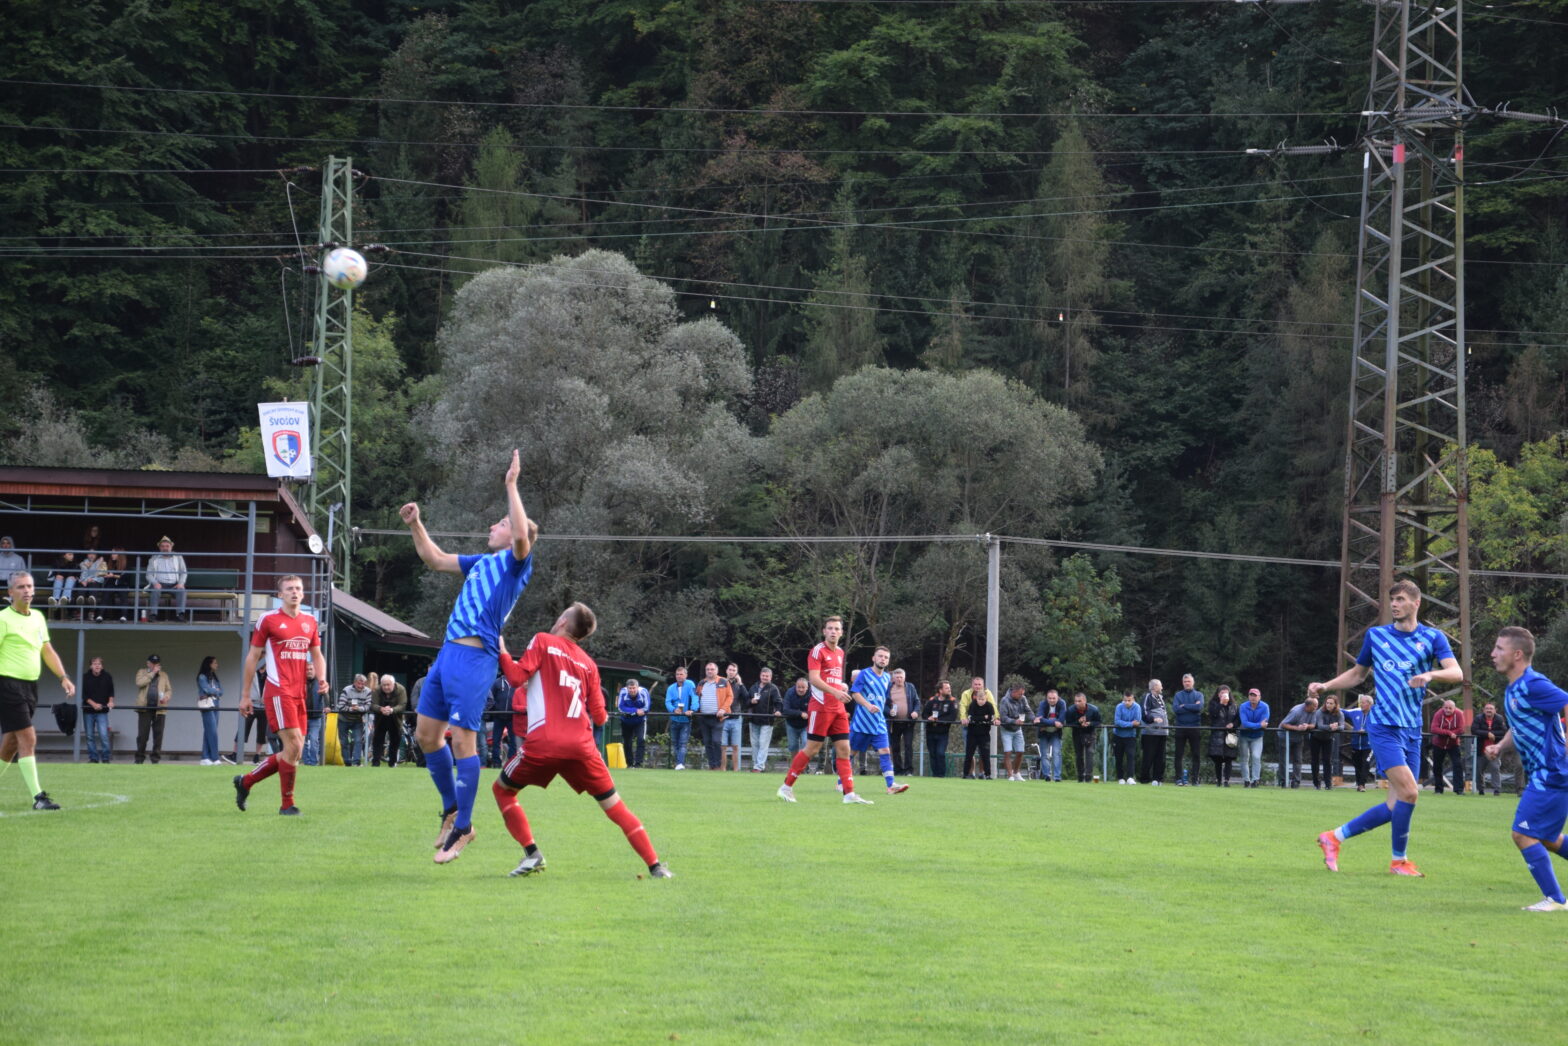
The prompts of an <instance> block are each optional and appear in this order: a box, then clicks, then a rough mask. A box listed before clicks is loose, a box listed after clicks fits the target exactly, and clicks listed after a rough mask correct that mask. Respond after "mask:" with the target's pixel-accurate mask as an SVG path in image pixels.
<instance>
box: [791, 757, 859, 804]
mask: <svg viewBox="0 0 1568 1046" xmlns="http://www.w3.org/2000/svg"><path fill="white" fill-rule="evenodd" d="M802 751H804V749H802ZM833 769H835V770H837V771H838V780H839V784H841V785H843V786H844V794H845V795H848V794H849V793H850V792H853V791H854V790H855V775H854V774H852V773H850V772H849V760H848V759H835V760H833Z"/></svg>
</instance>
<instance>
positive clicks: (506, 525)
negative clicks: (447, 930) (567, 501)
mask: <svg viewBox="0 0 1568 1046" xmlns="http://www.w3.org/2000/svg"><path fill="white" fill-rule="evenodd" d="M521 471H522V465H521V459H520V458H519V456H518V452H517V451H515V450H514V451H512V463H511V465H510V467H508V468H507V470H506V481H505V484H504V486H505V488H506V507H507V514H506V515H505V516H503V517H501V520H500V521H499V522H497V523H494V524H492V525H491V527H490V542H489V547H490V552H489V554H487V555H482V556H458V555H453V554H452V553H450V552H443V551H442V550H441V548H440V547H439V546H438V545H437V544H436V543H435V542H434V541H432V540H430V535H429V533H427V532H426V531H425V524H424V521H423V520H421V519H420V518H419V506H418V505H416V504H415V503H413V502H412V501H411V502H409V503H408V504H406V505H404V506H403V507H402V508H401V509H400V510H399V514H400V515H402V517H403V522H404V523H407V524H408V529H409V531H410V532H411V533H412V534H413V536H414V550H415V551H417V552H418V553H419V558H420V559H422V560H424V561H425V565H426V566H428V567H430V568H431V569H432V570H440V571H444V572H447V573H451V574H461V575H462V576H463V588H462V591H460V592H459V593H458V594H457V602H456V604H454V606H453V607H452V616H451V617H450V618H448V619H447V624H446V639H445V642H444V643H443V644H442V646H441V651H440V653H438V654H437V655H436V661H435V664H433V665H431V666H430V674H429V675H428V676H427V677H426V678H425V687H424V689H423V690H422V691H420V694H419V708H418V712H419V716H418V719H417V720H416V721H415V726H414V740H415V741H416V742H417V743H418V744H419V747H420V750H421V751H423V752H424V753H425V767H426V769H428V770H429V771H430V778H431V780H433V781H434V782H435V786H436V791H438V792H440V793H441V830H440V833H439V834H438V835H437V836H436V855H435V860H436V863H437V864H446V863H448V862H449V861H455V860H456V859H457V856H458V854H461V853H462V852H463V848H464V847H466V846H467V845H468V844H469V843H470V842H472V841H473V838H474V828H473V818H474V796H475V795H476V794H477V793H478V791H479V746H478V742H477V740H476V738H477V737H478V733H479V731H480V730H481V729H482V728H483V727H484V712H485V699H486V698H487V697H488V696H489V694H490V687H491V685H492V684H493V683H494V682H495V677H496V672H497V666H498V664H499V659H500V656H501V645H500V643H501V628H502V626H503V625H505V624H506V619H507V616H508V615H510V614H511V612H512V607H513V606H515V605H516V603H517V600H518V597H519V596H521V595H522V594H523V589H525V588H527V587H528V579H529V578H530V577H531V576H532V575H533V569H534V562H533V543H534V540H535V538H537V536H538V528H537V527H535V526H534V524H533V522H532V521H531V520H529V518H528V514H527V513H526V512H524V511H523V499H522V496H521V495H519V494H518V493H517V477H518V474H519V473H520V472H521ZM448 727H450V728H451V730H452V745H451V747H450V748H449V747H447V744H446V731H447V728H448ZM454 751H455V752H456V756H455V759H454V755H453V753H454Z"/></svg>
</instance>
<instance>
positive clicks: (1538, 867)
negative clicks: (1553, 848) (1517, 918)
mask: <svg viewBox="0 0 1568 1046" xmlns="http://www.w3.org/2000/svg"><path fill="white" fill-rule="evenodd" d="M1519 856H1520V857H1523V858H1524V863H1525V864H1526V865H1527V866H1528V867H1529V869H1530V874H1531V875H1533V876H1535V885H1537V886H1539V887H1540V888H1541V894H1542V895H1543V896H1545V897H1550V898H1551V899H1552V900H1554V901H1556V902H1557V903H1558V904H1562V903H1564V901H1563V891H1562V888H1561V887H1560V886H1558V885H1557V873H1556V872H1554V871H1552V855H1551V853H1550V852H1549V851H1548V850H1547V849H1546V847H1544V846H1542V845H1541V844H1540V843H1538V842H1537V843H1531V844H1530V845H1529V846H1526V847H1525V848H1524V849H1523V850H1520V851H1519Z"/></svg>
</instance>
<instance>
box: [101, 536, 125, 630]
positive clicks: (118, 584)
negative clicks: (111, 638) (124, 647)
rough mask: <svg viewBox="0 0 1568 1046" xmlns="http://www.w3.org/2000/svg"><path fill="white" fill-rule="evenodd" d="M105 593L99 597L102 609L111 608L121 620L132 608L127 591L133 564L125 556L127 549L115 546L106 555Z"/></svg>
mask: <svg viewBox="0 0 1568 1046" xmlns="http://www.w3.org/2000/svg"><path fill="white" fill-rule="evenodd" d="M103 563H104V570H105V573H104V576H103V595H101V596H99V597H98V608H99V609H100V610H111V611H113V612H114V614H115V615H116V616H117V617H118V618H119V619H120V620H121V621H124V620H125V612H126V610H128V609H130V607H129V604H128V603H127V602H126V598H125V593H126V592H127V591H128V590H129V589H130V588H131V579H130V573H131V564H130V560H128V559H126V558H125V549H123V548H115V549H113V550H112V551H110V553H109V554H108V555H107V556H105V557H104V561H103Z"/></svg>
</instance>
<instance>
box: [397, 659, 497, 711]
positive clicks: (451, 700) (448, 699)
mask: <svg viewBox="0 0 1568 1046" xmlns="http://www.w3.org/2000/svg"><path fill="white" fill-rule="evenodd" d="M499 671H500V659H499V658H497V657H496V656H495V655H494V654H487V653H485V652H484V651H483V650H481V649H479V648H478V647H473V646H465V645H463V644H462V643H444V644H442V646H441V652H440V653H438V654H436V663H435V664H433V665H431V666H430V675H429V676H428V677H427V678H426V679H425V688H424V689H423V690H421V691H420V692H419V708H418V709H417V711H418V712H419V714H420V715H422V716H429V717H430V718H431V719H444V720H446V721H447V722H448V723H450V724H451V725H453V726H460V727H462V728H463V729H464V730H480V729H482V728H483V727H484V714H485V702H486V701H488V700H489V699H490V687H491V686H493V685H494V684H495V677H496V675H497V673H498V672H499Z"/></svg>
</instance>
